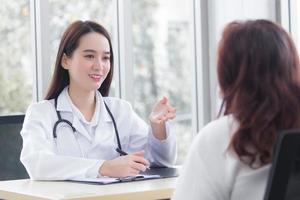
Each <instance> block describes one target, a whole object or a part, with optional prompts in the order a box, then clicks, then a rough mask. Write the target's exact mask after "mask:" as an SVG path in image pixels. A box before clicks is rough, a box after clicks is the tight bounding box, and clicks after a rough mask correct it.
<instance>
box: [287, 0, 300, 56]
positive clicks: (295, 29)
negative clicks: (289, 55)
mask: <svg viewBox="0 0 300 200" xmlns="http://www.w3.org/2000/svg"><path fill="white" fill-rule="evenodd" d="M289 2H290V3H289V11H290V13H289V15H290V23H289V24H290V27H289V28H290V31H291V33H292V37H293V39H294V41H295V44H296V46H297V47H298V53H299V49H300V2H299V1H298V0H289Z"/></svg>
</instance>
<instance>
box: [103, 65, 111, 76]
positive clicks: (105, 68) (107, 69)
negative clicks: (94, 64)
mask: <svg viewBox="0 0 300 200" xmlns="http://www.w3.org/2000/svg"><path fill="white" fill-rule="evenodd" d="M104 70H105V73H106V74H108V73H109V71H110V63H109V64H107V65H105V67H104Z"/></svg>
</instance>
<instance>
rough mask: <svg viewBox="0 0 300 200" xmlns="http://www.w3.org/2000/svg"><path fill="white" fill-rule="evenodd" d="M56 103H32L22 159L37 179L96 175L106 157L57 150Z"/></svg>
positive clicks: (27, 117) (26, 119) (29, 109)
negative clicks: (54, 122) (59, 152)
mask: <svg viewBox="0 0 300 200" xmlns="http://www.w3.org/2000/svg"><path fill="white" fill-rule="evenodd" d="M52 110H53V105H52V104H50V103H49V102H43V103H37V104H33V105H31V106H30V107H29V108H28V110H27V113H26V117H25V120H24V124H23V128H22V131H21V136H22V138H23V149H22V152H21V158H20V159H21V162H22V163H23V165H24V166H25V168H26V170H27V172H28V174H29V176H30V178H31V179H34V180H67V179H72V178H75V177H97V175H98V173H97V172H98V168H99V166H100V165H101V164H102V162H103V160H97V159H88V158H80V157H79V156H78V157H76V156H63V155H58V154H57V149H56V145H55V143H54V140H53V137H52V129H53V119H56V118H55V117H56V116H55V112H51V111H52Z"/></svg>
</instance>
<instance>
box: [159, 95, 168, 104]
mask: <svg viewBox="0 0 300 200" xmlns="http://www.w3.org/2000/svg"><path fill="white" fill-rule="evenodd" d="M159 103H161V104H167V103H168V99H167V97H165V96H163V98H161V100H160V101H159Z"/></svg>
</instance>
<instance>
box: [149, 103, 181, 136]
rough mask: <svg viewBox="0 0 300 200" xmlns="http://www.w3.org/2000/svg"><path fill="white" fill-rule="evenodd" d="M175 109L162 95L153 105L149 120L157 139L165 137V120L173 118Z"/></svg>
mask: <svg viewBox="0 0 300 200" xmlns="http://www.w3.org/2000/svg"><path fill="white" fill-rule="evenodd" d="M175 114H176V109H175V108H173V107H172V106H170V105H169V104H168V99H167V97H163V98H162V99H161V100H159V101H158V102H157V103H156V104H155V105H154V107H153V109H152V112H151V113H150V116H149V120H150V124H151V128H152V133H153V135H154V136H155V137H156V138H157V139H159V140H164V139H166V137H167V136H166V135H167V134H166V127H165V122H166V121H168V120H170V119H173V118H175Z"/></svg>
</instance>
